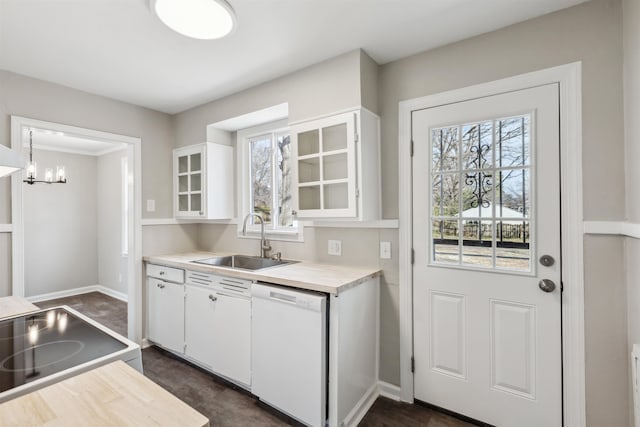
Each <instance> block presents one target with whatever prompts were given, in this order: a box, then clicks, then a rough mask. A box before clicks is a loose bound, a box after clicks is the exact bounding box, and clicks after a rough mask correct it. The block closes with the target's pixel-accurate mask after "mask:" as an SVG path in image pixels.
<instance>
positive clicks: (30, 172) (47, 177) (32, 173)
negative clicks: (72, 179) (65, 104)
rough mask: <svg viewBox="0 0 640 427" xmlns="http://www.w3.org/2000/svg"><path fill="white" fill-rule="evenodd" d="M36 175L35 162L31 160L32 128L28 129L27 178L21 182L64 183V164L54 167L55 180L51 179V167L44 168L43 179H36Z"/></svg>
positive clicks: (65, 177) (31, 183) (65, 181)
mask: <svg viewBox="0 0 640 427" xmlns="http://www.w3.org/2000/svg"><path fill="white" fill-rule="evenodd" d="M37 175H38V170H37V167H36V162H34V161H33V130H29V165H28V166H27V179H24V180H23V181H22V182H26V183H27V184H29V185H33V184H35V183H37V182H42V183H44V184H66V183H67V176H66V173H65V170H64V166H57V167H56V180H55V181H54V180H53V169H52V168H46V169H45V170H44V179H43V180H38V179H36V178H37Z"/></svg>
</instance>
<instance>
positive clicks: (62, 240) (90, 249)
mask: <svg viewBox="0 0 640 427" xmlns="http://www.w3.org/2000/svg"><path fill="white" fill-rule="evenodd" d="M34 158H35V160H36V162H37V164H38V177H39V178H40V179H42V178H43V177H44V169H45V167H51V168H53V169H54V171H55V167H56V165H64V166H65V167H66V170H67V176H68V183H67V184H64V185H63V184H52V185H45V184H35V185H26V184H25V185H24V187H23V191H24V192H23V195H24V262H25V295H26V296H36V295H42V294H47V293H50V292H58V291H63V290H67V289H74V288H80V287H84V286H89V285H95V284H97V283H98V263H97V259H98V248H97V229H98V227H97V203H96V202H97V200H96V185H97V183H96V165H97V161H96V158H95V157H93V156H84V155H79V154H67V153H60V152H56V151H44V150H34Z"/></svg>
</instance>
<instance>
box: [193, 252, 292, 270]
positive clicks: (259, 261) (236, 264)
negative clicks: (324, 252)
mask: <svg viewBox="0 0 640 427" xmlns="http://www.w3.org/2000/svg"><path fill="white" fill-rule="evenodd" d="M193 262H195V263H197V264H206V265H213V266H216V267H230V268H238V269H241V270H262V269H265V268H269V267H276V266H279V265H286V264H293V263H296V262H297V261H290V260H277V259H270V258H260V257H257V256H248V255H228V256H216V257H211V258H205V259H199V260H196V261H193Z"/></svg>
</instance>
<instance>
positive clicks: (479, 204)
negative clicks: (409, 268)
mask: <svg viewBox="0 0 640 427" xmlns="http://www.w3.org/2000/svg"><path fill="white" fill-rule="evenodd" d="M530 141H531V115H530V114H526V115H519V116H515V117H508V118H498V119H493V120H485V121H480V122H474V123H466V124H459V125H453V126H446V127H438V128H432V129H431V153H432V161H431V170H430V172H431V173H430V177H431V191H432V194H431V198H430V199H431V218H430V220H431V224H432V225H431V241H432V251H431V253H432V258H431V263H432V264H436V265H448V266H464V267H471V268H474V267H477V268H483V269H495V270H507V271H520V272H529V271H531V257H532V254H531V245H532V242H531V237H532V235H533V234H532V213H533V200H532V197H531V188H530V187H531V185H530V183H531V173H532V170H531V153H530V151H531V150H530V146H531V142H530Z"/></svg>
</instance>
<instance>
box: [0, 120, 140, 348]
mask: <svg viewBox="0 0 640 427" xmlns="http://www.w3.org/2000/svg"><path fill="white" fill-rule="evenodd" d="M30 127H36V128H41V129H48V130H52V131H58V132H64V133H69V134H73V135H80V136H85V137H87V138H98V139H102V140H106V141H110V142H113V143H125V144H127V152H128V157H129V158H131V159H132V162H131V163H132V164H130V165H129V171H130V174H131V176H132V178H133V194H131V195H129V200H130V201H132V202H133V203H132V205H131V206H132V209H129V238H130V239H129V255H128V260H127V270H128V271H127V282H128V289H127V303H128V304H127V325H128V326H127V329H128V330H127V334H128V337H129V339H131V340H132V341H135V342H137V343H140V342H141V340H142V222H141V221H142V139H140V138H136V137H131V136H126V135H119V134H115V133H109V132H102V131H98V130H92V129H87V128H81V127H76V126H70V125H65V124H61V123H55V122H48V121H43V120H36V119H31V118H26V117H20V116H11V148H12V149H13V150H16V151H20V152H21V151H22V150H23V142H22V132H23V129H24V128H30ZM131 152H132V154H133V155H132V156H131V154H130V153H131ZM22 179H23V176H22V174H21V173H16V174H13V176H12V177H11V222H12V225H13V227H12V229H13V230H12V231H13V234H12V236H11V246H12V252H11V258H12V276H13V280H12V295H14V296H22V297H24V291H25V289H24V266H25V263H24V202H23V200H24V196H23V193H24V187H23V183H22ZM118 179H119V178H118Z"/></svg>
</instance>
